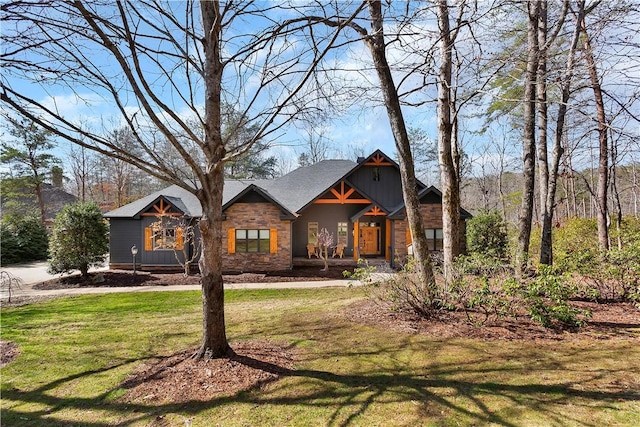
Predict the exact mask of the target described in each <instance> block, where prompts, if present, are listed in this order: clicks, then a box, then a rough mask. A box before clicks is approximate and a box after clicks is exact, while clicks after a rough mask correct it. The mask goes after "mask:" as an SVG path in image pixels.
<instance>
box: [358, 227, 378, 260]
mask: <svg viewBox="0 0 640 427" xmlns="http://www.w3.org/2000/svg"><path fill="white" fill-rule="evenodd" d="M381 236H382V233H381V232H380V226H378V225H376V226H369V225H360V242H359V243H360V255H380V253H381V251H380V239H381Z"/></svg>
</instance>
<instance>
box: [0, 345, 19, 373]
mask: <svg viewBox="0 0 640 427" xmlns="http://www.w3.org/2000/svg"><path fill="white" fill-rule="evenodd" d="M19 354H20V350H19V348H18V345H17V344H16V343H13V342H11V341H0V368H3V367H5V366H6V365H8V364H9V363H11V362H13V360H14V359H15V358H16V357H18V355H19Z"/></svg>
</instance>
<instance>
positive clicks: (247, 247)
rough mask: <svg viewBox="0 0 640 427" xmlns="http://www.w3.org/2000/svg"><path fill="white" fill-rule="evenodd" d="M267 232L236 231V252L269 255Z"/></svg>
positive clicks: (266, 230)
mask: <svg viewBox="0 0 640 427" xmlns="http://www.w3.org/2000/svg"><path fill="white" fill-rule="evenodd" d="M269 248H270V242H269V230H268V229H265V230H246V229H236V241H235V251H236V252H252V253H269Z"/></svg>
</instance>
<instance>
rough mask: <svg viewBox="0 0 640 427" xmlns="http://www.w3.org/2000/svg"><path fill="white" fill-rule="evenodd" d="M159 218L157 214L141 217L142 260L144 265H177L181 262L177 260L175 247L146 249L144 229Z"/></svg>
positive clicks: (140, 254) (140, 253)
mask: <svg viewBox="0 0 640 427" xmlns="http://www.w3.org/2000/svg"><path fill="white" fill-rule="evenodd" d="M157 220H158V218H156V217H155V216H143V217H141V221H139V224H140V229H141V230H140V233H141V235H142V238H141V239H140V244H141V246H140V247H141V250H140V252H139V253H138V254H139V256H140V262H141V263H142V265H175V266H179V265H180V264H179V263H178V261H177V260H176V257H175V255H174V251H173V249H163V250H158V251H146V250H144V229H145V228H146V227H149V226H150V225H151V224H152V223H153V222H156V221H157Z"/></svg>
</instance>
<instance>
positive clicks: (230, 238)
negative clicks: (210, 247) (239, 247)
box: [227, 228, 236, 254]
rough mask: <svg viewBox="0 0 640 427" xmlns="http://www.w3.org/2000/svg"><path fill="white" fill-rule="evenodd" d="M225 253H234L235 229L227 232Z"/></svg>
mask: <svg viewBox="0 0 640 427" xmlns="http://www.w3.org/2000/svg"><path fill="white" fill-rule="evenodd" d="M227 252H228V253H230V254H235V253H236V229H235V228H230V229H229V230H227Z"/></svg>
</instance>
